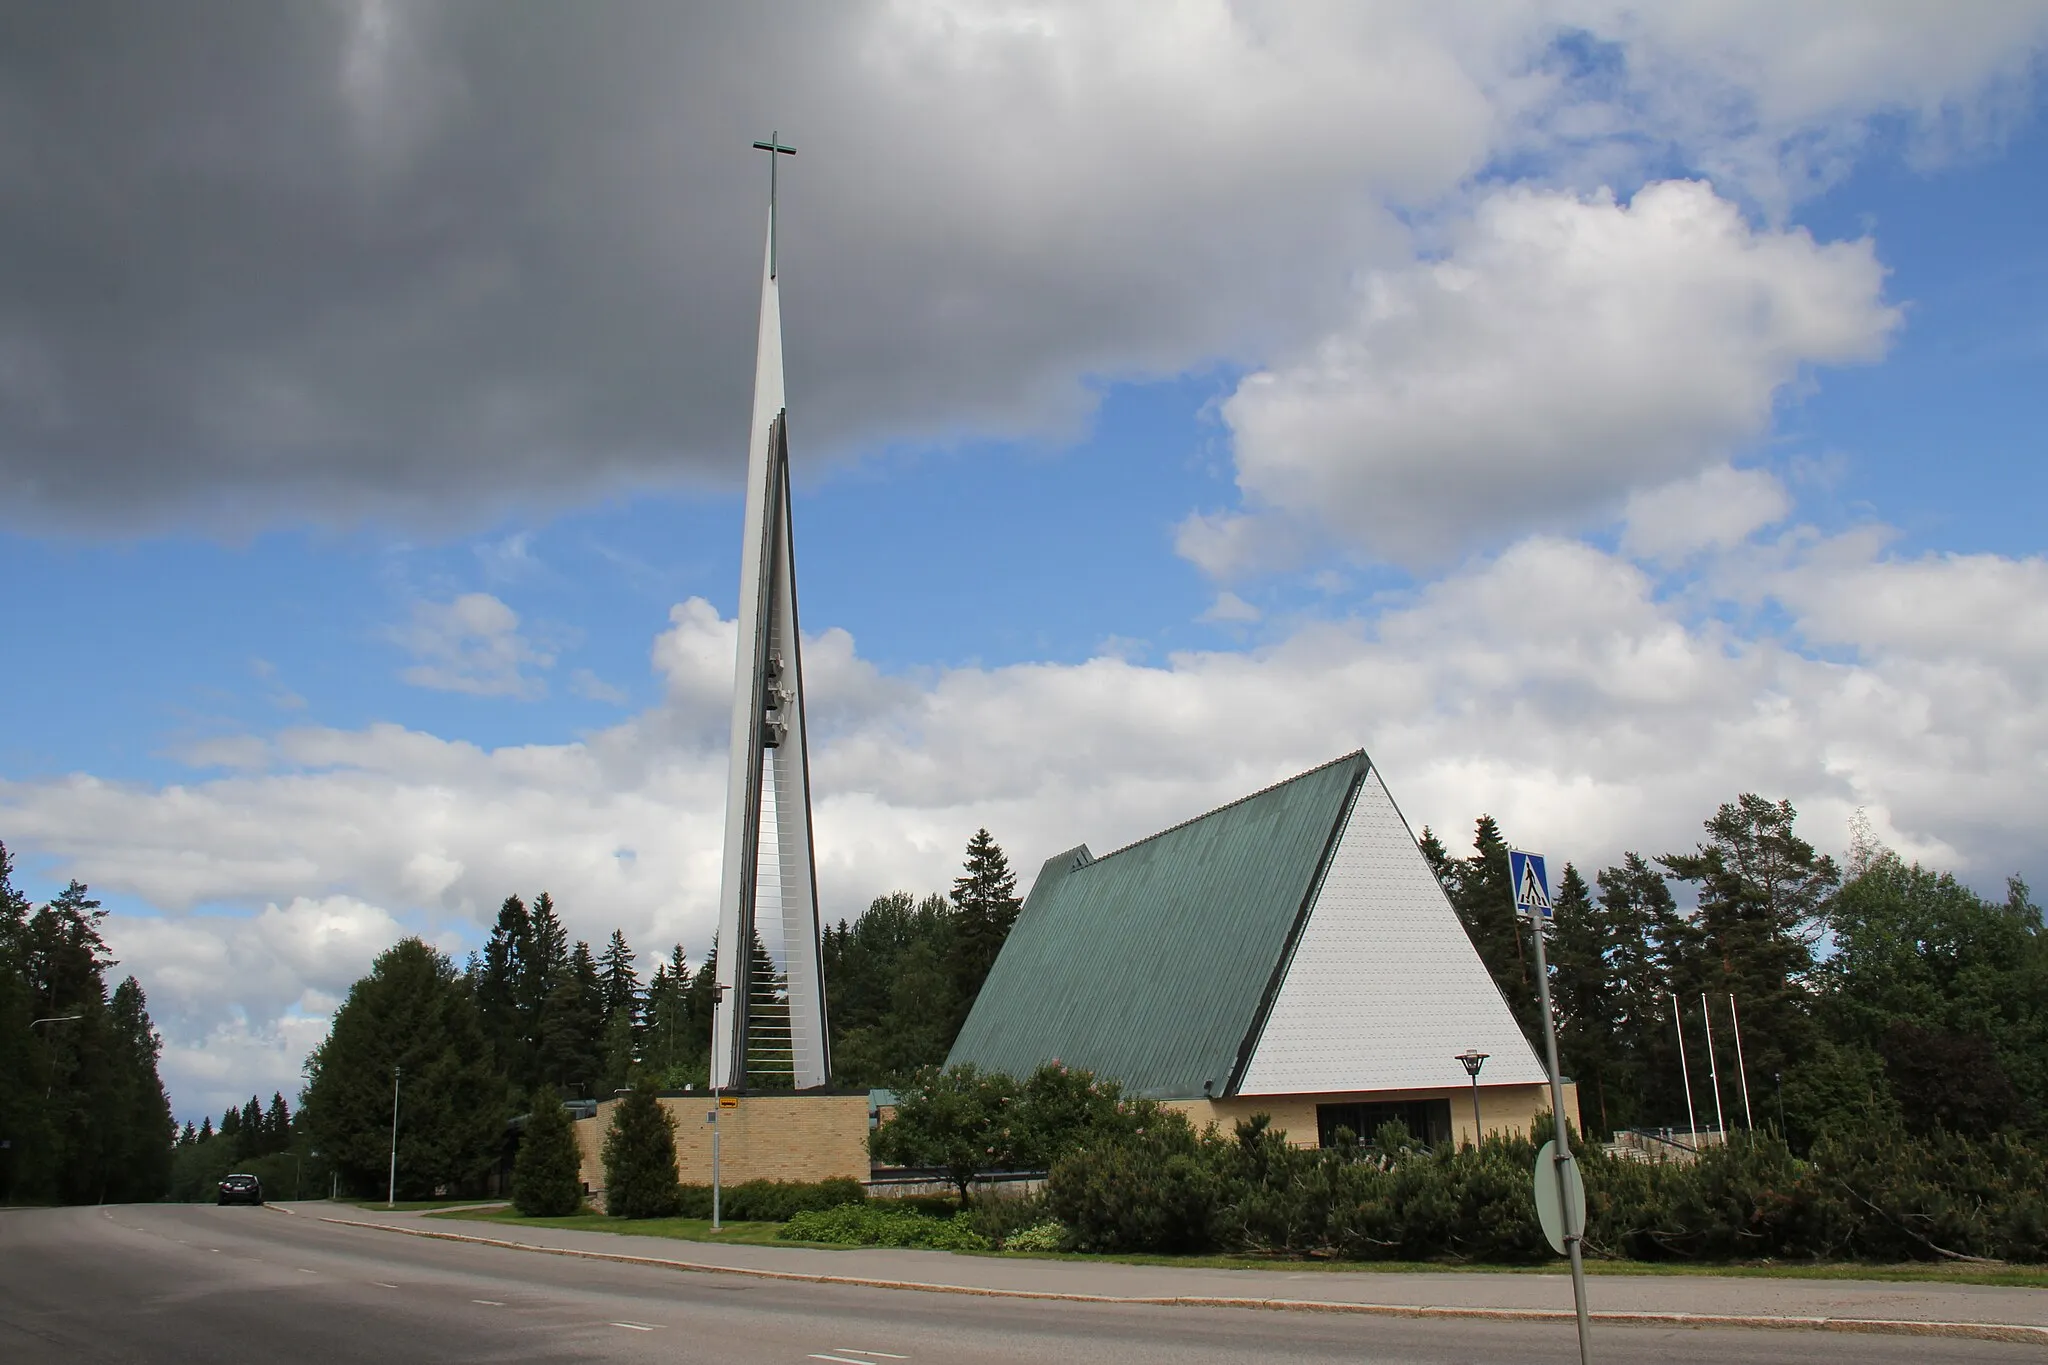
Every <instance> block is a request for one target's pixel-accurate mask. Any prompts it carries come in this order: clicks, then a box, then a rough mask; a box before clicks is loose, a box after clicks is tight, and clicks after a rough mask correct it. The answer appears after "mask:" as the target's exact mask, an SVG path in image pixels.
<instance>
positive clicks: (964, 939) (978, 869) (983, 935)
mask: <svg viewBox="0 0 2048 1365" xmlns="http://www.w3.org/2000/svg"><path fill="white" fill-rule="evenodd" d="M1023 904H1024V903H1023V902H1022V901H1021V900H1019V899H1018V898H1017V874H1016V873H1014V872H1012V871H1011V870H1010V860H1009V858H1008V857H1006V856H1005V855H1004V853H1003V849H1002V845H1000V844H998V843H997V842H996V841H995V838H994V837H993V836H992V835H990V834H989V832H988V831H987V830H986V829H978V830H976V831H975V832H974V837H973V838H971V839H969V840H968V841H967V858H966V863H965V867H964V870H963V871H962V873H961V875H960V876H958V877H956V878H955V879H954V881H953V926H954V934H953V978H954V989H955V990H956V991H957V992H958V995H959V1005H960V1010H961V1019H962V1021H963V1022H964V1020H965V1018H966V1012H967V1011H968V1010H971V1009H972V1008H973V1007H974V1000H975V997H976V996H978V995H980V994H981V983H982V982H983V981H985V980H987V979H988V973H989V969H990V968H991V967H993V966H995V961H996V955H997V954H999V953H1000V952H1002V950H1003V943H1004V941H1005V940H1007V939H1008V938H1009V936H1010V927H1011V926H1012V925H1014V924H1015V923H1016V922H1017V912H1018V910H1019V909H1020V908H1021V907H1022V906H1023Z"/></svg>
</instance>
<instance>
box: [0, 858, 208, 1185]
mask: <svg viewBox="0 0 2048 1365" xmlns="http://www.w3.org/2000/svg"><path fill="white" fill-rule="evenodd" d="M13 875H14V864H13V861H12V860H11V858H10V857H9V856H8V853H7V846H6V845H5V844H0V1203H60V1204H86V1203H98V1202H102V1201H129V1200H138V1199H157V1198H161V1197H162V1195H163V1192H164V1189H165V1187H166V1185H167V1184H168V1183H169V1179H170V1166H171V1142H172V1138H173V1137H174V1136H175V1132H176V1129H175V1126H174V1124H173V1123H172V1120H171V1106H170V1100H169V1098H168V1097H167V1096H166V1095H165V1094H164V1088H163V1083H162V1082H161V1081H160V1080H159V1079H158V1077H157V1058H158V1056H159V1054H160V1053H161V1051H162V1047H163V1043H162V1040H161V1039H160V1038H159V1037H158V1036H157V1032H156V1028H155V1026H154V1025H153V1024H152V1023H151V1022H150V1018H149V1008H148V1000H147V999H146V997H145V996H144V995H143V992H142V987H141V986H140V985H139V984H138V983H137V982H136V980H135V978H134V977H132V976H128V977H123V978H122V979H121V981H120V984H118V985H116V986H114V987H113V988H112V989H111V990H109V989H108V986H107V973H108V970H109V969H110V968H112V967H115V966H117V965H118V964H117V963H116V961H115V959H114V955H113V954H112V953H111V952H109V951H108V949H107V944H106V940H105V939H104V938H102V937H101V935H100V924H101V922H102V921H103V920H104V919H105V918H106V913H107V912H106V911H105V910H103V909H101V908H100V903H99V902H98V901H96V900H94V899H92V897H91V896H90V895H89V894H88V891H87V888H86V886H85V885H84V883H82V882H76V881H74V882H72V883H71V884H70V885H69V886H67V887H65V888H64V890H63V891H61V892H59V893H58V894H57V895H56V896H55V897H54V898H53V899H51V900H50V901H49V902H48V903H46V904H44V905H41V906H34V905H31V904H30V903H29V900H28V898H27V897H26V896H24V895H22V894H21V893H20V892H19V891H17V890H16V889H15V887H14V881H13Z"/></svg>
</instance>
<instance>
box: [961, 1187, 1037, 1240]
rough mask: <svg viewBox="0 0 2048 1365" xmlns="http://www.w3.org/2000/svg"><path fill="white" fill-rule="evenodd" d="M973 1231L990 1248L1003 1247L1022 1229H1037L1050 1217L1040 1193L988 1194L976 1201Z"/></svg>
mask: <svg viewBox="0 0 2048 1365" xmlns="http://www.w3.org/2000/svg"><path fill="white" fill-rule="evenodd" d="M973 1213H974V1230H975V1231H976V1232H979V1233H980V1234H981V1235H982V1236H983V1237H985V1238H987V1239H988V1243H989V1245H990V1246H994V1247H1005V1246H1008V1245H1009V1244H1010V1238H1011V1237H1012V1236H1013V1235H1015V1234H1016V1233H1018V1232H1021V1231H1023V1230H1024V1229H1025V1228H1029V1227H1036V1226H1037V1225H1038V1224H1040V1223H1043V1222H1045V1221H1046V1220H1047V1219H1049V1218H1051V1217H1052V1214H1051V1213H1050V1212H1049V1211H1048V1209H1047V1207H1046V1203H1045V1196H1044V1195H1043V1194H1017V1193H1015V1192H1014V1191H1012V1192H1009V1193H1000V1194H998V1193H991V1194H989V1195H987V1196H985V1197H983V1198H981V1199H978V1200H976V1201H975V1204H974V1209H973Z"/></svg>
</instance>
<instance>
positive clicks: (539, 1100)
mask: <svg viewBox="0 0 2048 1365" xmlns="http://www.w3.org/2000/svg"><path fill="white" fill-rule="evenodd" d="M512 1206H513V1207H514V1208H516V1209H518V1210H519V1211H520V1212H521V1213H523V1214H525V1215H526V1216H527V1217H529V1218H563V1217H566V1216H568V1215H569V1214H572V1213H580V1212H582V1210H583V1153H582V1152H581V1150H580V1149H579V1148H578V1147H577V1145H576V1125H575V1120H573V1119H571V1118H570V1117H569V1111H568V1110H567V1109H566V1108H564V1107H563V1106H562V1101H561V1098H560V1097H559V1096H558V1095H556V1094H555V1092H554V1091H553V1090H551V1089H549V1088H548V1087H546V1086H542V1087H540V1088H539V1089H538V1090H535V1091H534V1092H533V1109H532V1112H531V1113H530V1114H529V1115H528V1116H527V1119H526V1130H525V1132H523V1133H522V1134H521V1135H520V1138H519V1155H518V1156H517V1157H516V1158H514V1160H513V1163H512Z"/></svg>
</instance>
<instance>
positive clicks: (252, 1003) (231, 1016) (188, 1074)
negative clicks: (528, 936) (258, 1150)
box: [106, 896, 458, 1121]
mask: <svg viewBox="0 0 2048 1365" xmlns="http://www.w3.org/2000/svg"><path fill="white" fill-rule="evenodd" d="M106 932H107V938H108V942H109V945H110V946H111V947H112V949H113V951H114V954H115V956H116V957H118V958H119V959H120V963H121V965H120V967H119V968H118V969H117V970H118V971H120V972H123V973H128V972H132V973H134V974H135V976H136V977H137V979H138V980H140V981H141V982H142V983H143V989H144V990H145V991H146V992H147V993H148V996H149V1009H150V1016H151V1018H152V1019H153V1020H154V1021H155V1022H156V1025H157V1028H158V1030H159V1031H160V1032H161V1033H162V1034H163V1035H164V1041H165V1047H164V1055H163V1060H162V1064H161V1071H162V1074H163V1077H164V1083H165V1086H166V1087H167V1088H168V1089H169V1090H170V1092H171V1095H172V1099H173V1102H174V1104H175V1106H176V1108H177V1110H178V1112H179V1114H180V1115H181V1116H188V1117H190V1118H192V1119H194V1120H195V1121H196V1120H197V1119H198V1118H199V1116H200V1115H201V1114H207V1113H210V1114H214V1115H216V1116H217V1115H219V1114H220V1112H221V1111H222V1110H223V1109H225V1108H226V1107H227V1106H228V1105H229V1104H240V1103H241V1102H242V1101H243V1100H246V1099H247V1098H248V1097H249V1095H250V1094H251V1093H252V1092H254V1093H260V1094H262V1095H264V1096H266V1097H267V1096H268V1095H269V1094H270V1093H271V1092H272V1091H281V1092H283V1094H284V1095H285V1096H286V1097H287V1098H288V1099H290V1100H292V1101H293V1102H294V1103H296V1101H297V1098H298V1088H299V1085H300V1083H301V1082H300V1070H301V1068H302V1067H303V1065H304V1063H305V1060H306V1054H307V1053H308V1052H309V1051H311V1050H312V1048H313V1046H314V1045H315V1044H317V1043H318V1042H319V1041H320V1039H321V1038H322V1037H324V1036H325V1035H326V1031H327V1021H328V1017H329V1016H330V1015H331V1014H332V1013H333V1011H334V1008H335V1006H336V1005H338V1004H339V1003H340V1002H341V1000H342V998H343V997H344V996H346V995H347V993H348V988H349V986H350V984H351V983H353V982H354V981H355V979H356V978H357V977H359V976H361V975H362V974H363V973H364V972H366V971H368V970H369V966H370V962H371V959H373V958H374V957H376V955H377V954H378V953H380V952H382V951H383V950H384V949H385V948H387V947H389V946H390V945H391V944H392V943H393V942H395V941H396V940H397V939H398V938H400V937H401V936H402V935H403V934H405V933H406V932H408V930H407V929H406V927H405V926H403V925H402V924H401V923H400V922H399V921H398V919H396V918H395V917H394V916H393V915H392V914H391V913H390V912H389V911H386V910H384V909H382V908H380V907H378V906H375V905H370V904H367V903H365V902H363V901H360V900H357V899H355V898H353V897H349V896H325V897H321V898H318V899H313V898H308V897H303V896H301V897H296V898H294V899H292V900H291V901H289V902H287V903H286V904H283V905H277V904H270V905H265V906H264V907H263V908H262V909H261V910H259V911H258V912H256V913H255V914H249V915H195V916H179V917H170V916H164V917H145V916H138V915H128V914H114V915H111V916H109V917H108V920H107V924H106ZM427 937H428V938H429V939H430V940H434V939H437V938H438V942H439V943H440V946H441V947H443V949H444V950H445V949H449V948H453V947H455V946H456V944H457V942H458V940H457V939H455V938H454V937H453V936H451V935H448V934H445V933H444V934H440V935H438V936H437V935H436V934H433V933H429V934H428V935H427Z"/></svg>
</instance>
